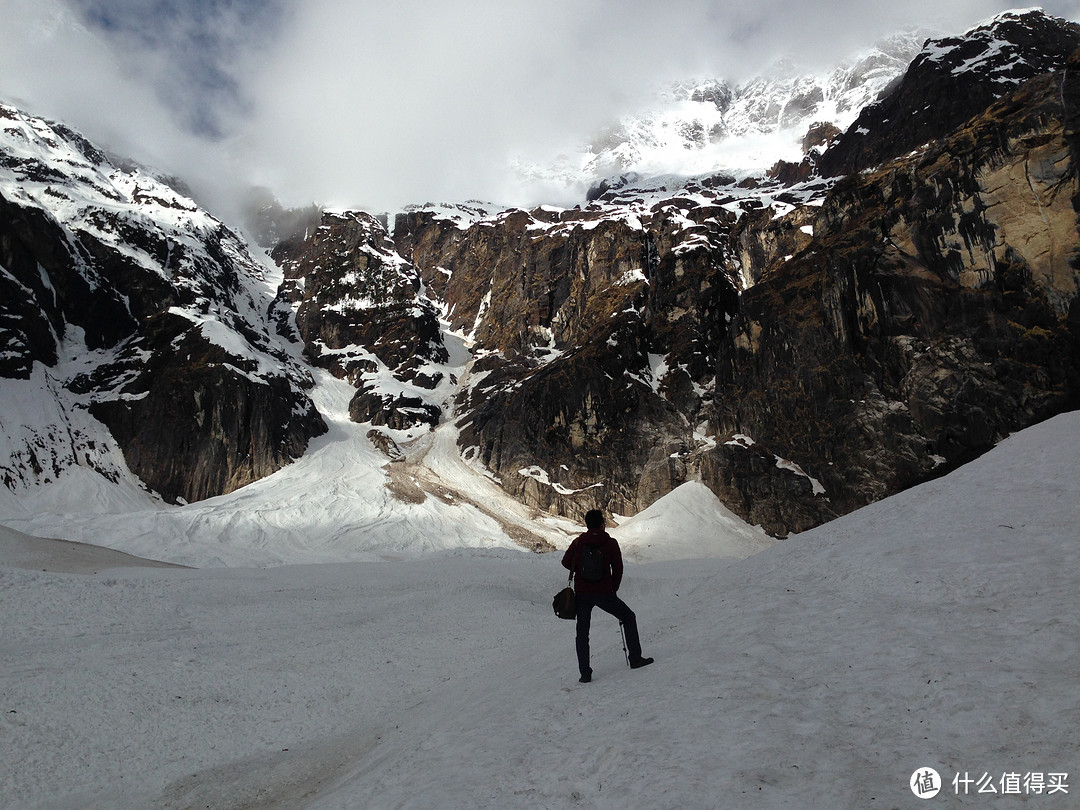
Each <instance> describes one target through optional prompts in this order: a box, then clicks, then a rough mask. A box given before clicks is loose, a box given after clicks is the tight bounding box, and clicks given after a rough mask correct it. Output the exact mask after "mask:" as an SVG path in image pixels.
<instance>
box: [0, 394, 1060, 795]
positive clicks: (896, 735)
mask: <svg viewBox="0 0 1080 810" xmlns="http://www.w3.org/2000/svg"><path fill="white" fill-rule="evenodd" d="M1078 460H1080V413H1070V414H1064V415H1061V416H1058V417H1055V418H1054V419H1051V420H1049V421H1047V422H1045V423H1043V424H1041V425H1037V426H1035V427H1033V428H1030V429H1028V430H1026V431H1024V432H1022V433H1020V434H1017V435H1015V436H1013V437H1011V438H1009V439H1008V440H1006V441H1005V442H1003V443H1002V444H1001V445H1000V446H999V447H998V448H996V449H995V450H993V451H992V452H990V453H988V454H987V455H985V456H983V457H982V458H980V459H978V460H977V461H975V462H973V463H972V464H970V465H968V466H966V467H964V468H961V469H959V470H957V471H955V472H954V473H952V474H950V475H948V476H947V477H944V478H942V479H939V480H937V481H934V482H931V483H928V484H925V485H923V486H920V487H917V488H914V489H912V490H909V491H907V492H904V493H902V494H900V495H897V496H895V497H893V498H890V499H888V500H885V501H882V502H879V503H877V504H875V505H873V506H870V507H867V508H865V509H863V510H860V511H859V512H856V513H853V514H851V515H848V516H846V517H844V518H841V519H839V520H837V521H835V522H833V523H831V524H827V525H825V526H822V527H819V528H818V529H815V530H813V531H811V532H807V533H805V534H803V535H799V536H795V537H792V538H790V539H788V540H787V541H785V542H782V543H779V544H776V545H774V546H772V547H771V548H768V549H767V550H764V551H762V552H760V553H758V554H756V555H754V556H752V557H749V558H748V559H744V560H742V561H737V562H733V561H730V560H718V559H712V560H701V559H698V560H669V561H665V562H654V563H649V564H631V565H629V566H628V571H627V577H626V582H625V585H624V588H623V596H624V598H625V599H626V600H627V602H628V603H629V604H630V605H631V606H632V607H633V608H634V609H635V610H636V611H637V613H638V616H639V621H640V625H641V630H642V638H643V644H644V648H645V653H646V654H647V655H653V656H655V657H656V659H657V660H656V664H654V665H653V666H652V667H649V668H647V669H644V670H638V671H630V670H628V669H627V668H626V667H625V665H624V664H623V662H622V650H621V647H620V642H619V636H618V631H617V628H616V625H615V623H614V622H613V621H612V620H610V618H608V617H605V616H600V617H598V618H597V619H596V621H595V622H594V625H593V667H594V671H595V672H594V681H593V683H591V684H588V685H580V684H578V683H577V673H576V667H575V664H574V655H573V625H572V624H571V623H569V622H561V621H559V620H557V619H556V618H554V616H553V615H552V613H551V610H550V607H549V601H550V598H551V596H552V595H553V594H554V592H555V591H556V590H557V589H558V588H559V587H561V585H562V582H563V569H562V568H561V567H560V566H559V560H558V555H557V554H556V555H537V554H529V553H525V552H519V551H512V550H509V549H505V548H489V549H486V550H477V549H474V550H456V551H445V552H442V553H439V554H435V555H431V556H428V557H426V558H424V559H418V560H413V561H407V562H382V563H370V562H369V563H365V562H357V563H348V564H334V565H307V566H283V567H277V568H270V569H253V568H244V569H220V568H218V569H209V570H177V569H165V568H153V567H139V568H135V567H113V566H116V565H117V564H118V562H117V560H116V559H115V558H113V559H102V560H100V561H98V562H96V563H95V562H94V561H93V560H92V559H91V560H87V559H83V560H81V561H76V562H73V561H72V560H71V558H70V556H65V555H64V554H62V553H61V547H58V546H57V544H56V543H54V542H50V541H35V540H32V539H28V538H25V537H19V536H16V535H14V534H13V533H12V532H11V531H10V530H7V529H4V530H0V628H2V631H0V632H2V633H3V635H2V636H0V763H2V764H0V796H3V797H4V803H5V805H6V806H12V807H19V808H84V807H122V808H144V807H163V808H164V807H173V808H186V807H207V806H211V807H214V808H240V807H244V808H333V809H334V810H338V809H340V808H401V807H410V808H411V807H480V808H508V807H509V808H516V807H521V808H537V807H551V808H558V807H569V806H580V807H597V808H607V807H613V808H614V807H620V808H621V807H651V808H657V807H659V808H667V807H670V808H675V807H679V808H684V807H725V808H731V807H734V808H739V807H751V806H752V807H793V808H806V807H822V808H825V807H828V808H835V807H886V808H892V807H915V806H920V805H921V801H920V800H919V799H917V798H916V797H915V796H914V794H913V792H912V791H911V789H910V788H909V779H910V777H911V775H912V774H913V773H914V772H916V771H919V772H921V771H922V770H923V769H925V768H935V769H936V770H937V771H939V772H940V773H941V775H942V777H943V778H944V780H945V788H944V789H943V791H942V795H941V796H939V797H938V799H937V800H936V801H937V802H939V803H943V804H945V805H948V806H958V805H964V806H969V805H970V806H983V804H984V802H985V804H986V805H987V806H990V805H992V806H994V807H1015V806H1020V805H1021V804H1023V806H1038V807H1043V806H1045V807H1069V806H1076V796H1077V793H1078V792H1080V785H1074V784H1071V783H1075V782H1076V779H1077V773H1078V771H1080V762H1078V761H1077V760H1078V754H1077V747H1076V744H1075V730H1076V728H1077V725H1078V723H1080V670H1078V668H1077V663H1076V662H1077V660H1078V658H1077V656H1078V652H1080V650H1078V646H1080V611H1078V610H1077V595H1076V588H1075V576H1076V570H1077V566H1078V563H1080V543H1078V539H1080V530H1078V529H1077V526H1078V525H1080V475H1078V472H1080V470H1078V467H1080V463H1078ZM642 514H643V515H644V514H645V513H642ZM679 514H680V513H679V512H677V511H676V510H671V511H670V512H669V513H668V515H667V523H666V528H665V530H666V532H667V533H668V534H669V535H670V536H673V537H680V536H687V535H690V534H693V533H694V532H695V531H696V529H695V528H694V526H693V525H692V522H689V523H680V518H679ZM639 517H641V516H639ZM631 528H632V527H629V526H628V527H627V531H628V533H629V531H630V529H631ZM660 528H661V524H660V523H654V525H653V529H654V531H659V530H660ZM616 535H617V536H618V533H616ZM99 539H101V540H104V539H105V538H99ZM628 542H629V541H628ZM42 569H56V570H42ZM72 569H78V570H82V571H83V573H70V571H71V570H72ZM64 571H68V572H67V573H65V572H64ZM1014 773H1015V774H1017V777H1016V781H1015V783H1014V781H1013V779H1012V777H1011V774H1014ZM984 774H985V775H986V780H985V783H984V788H985V785H992V786H994V787H995V789H996V790H997V791H998V792H999V794H1000V792H1001V791H1002V790H1006V789H1007V790H1010V791H1011V790H1012V789H1013V787H1014V784H1015V785H1016V787H1017V790H1019V791H1020V794H1019V795H1012V796H1002V795H997V796H996V797H991V796H988V795H977V793H976V791H977V790H978V784H977V782H978V781H979V780H983V776H984ZM965 775H966V777H967V778H969V779H970V780H971V782H970V783H969V784H967V785H966V787H965V783H964V782H963V781H960V780H961V779H963V778H965ZM1033 775H1034V776H1036V777H1041V778H1042V783H1041V784H1042V785H1043V792H1042V793H1041V794H1039V795H1035V794H1033V793H1031V792H1030V791H1031V790H1032V789H1034V787H1036V786H1037V785H1038V784H1040V783H1039V782H1038V781H1032V780H1033ZM954 776H957V777H959V779H958V781H957V785H958V788H954V787H953V784H952V780H953V777H954ZM1050 784H1057V785H1059V788H1058V789H1055V790H1054V791H1053V792H1052V793H1051V792H1050V787H1049V785H1050ZM1062 785H1063V786H1064V790H1065V791H1067V792H1063V790H1062V788H1061V787H1060V786H1062ZM965 789H966V790H967V791H968V795H966V796H965V795H959V796H958V795H957V792H958V790H959V791H960V792H963V791H964V790H965ZM1024 790H1028V791H1029V793H1028V795H1027V796H1024V795H1023V791H1024ZM1025 799H1027V800H1030V801H1025Z"/></svg>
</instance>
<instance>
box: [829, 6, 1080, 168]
mask: <svg viewBox="0 0 1080 810" xmlns="http://www.w3.org/2000/svg"><path fill="white" fill-rule="evenodd" d="M1077 47H1080V25H1078V24H1077V23H1074V22H1070V21H1067V20H1063V19H1060V18H1057V17H1052V16H1050V15H1048V14H1045V13H1044V12H1042V11H1040V10H1038V9H1030V10H1027V11H1020V12H1007V13H1004V14H1001V15H999V16H997V17H995V18H994V19H992V20H990V21H988V22H986V23H983V24H982V25H979V26H977V27H976V28H974V29H972V30H971V31H968V32H967V33H966V34H964V35H962V36H958V37H944V38H940V39H931V40H928V41H927V42H926V45H925V46H924V48H923V49H922V50H921V51H920V53H919V54H918V56H917V57H916V58H915V59H914V60H913V61H912V63H911V66H910V68H909V69H908V70H907V72H906V73H905V74H904V75H903V78H902V79H901V80H900V82H898V83H897V84H896V86H895V87H893V88H891V89H890V91H889V93H888V94H887V95H886V96H885V97H884V98H882V99H881V100H880V101H879V102H878V103H876V104H872V105H870V106H868V107H866V108H865V109H863V110H862V112H861V113H860V114H859V116H858V118H857V119H856V120H855V122H854V123H853V124H852V125H851V127H850V128H849V129H848V130H847V131H846V132H845V133H844V135H843V136H842V137H841V138H840V140H839V142H838V143H837V144H836V145H835V146H833V147H832V148H831V149H830V150H829V151H828V152H826V153H825V154H824V155H823V156H822V159H821V161H820V163H819V168H820V170H821V172H822V174H824V175H826V176H835V175H842V174H850V173H853V172H857V171H861V170H863V169H867V168H870V167H873V166H876V165H879V164H881V163H882V162H883V161H885V160H889V159H890V158H893V157H896V156H899V155H903V154H907V153H908V152H910V151H912V150H913V149H917V148H918V147H920V146H921V145H923V144H926V143H928V142H930V141H933V140H935V139H937V138H941V137H944V136H945V135H947V134H948V133H950V132H951V131H953V130H954V129H955V128H956V127H958V126H960V125H961V124H963V123H964V122H966V121H968V120H969V119H971V118H972V117H974V116H976V115H978V114H979V113H981V112H982V111H983V110H985V109H986V108H987V107H989V106H990V104H992V103H993V102H995V101H997V100H998V99H1000V98H1002V97H1003V96H1005V95H1007V94H1008V93H1010V92H1012V91H1013V90H1016V89H1017V88H1018V87H1019V86H1020V85H1021V84H1022V83H1023V82H1026V81H1028V80H1029V79H1032V78H1034V77H1035V76H1039V75H1042V74H1045V73H1049V72H1051V71H1055V70H1062V69H1063V68H1064V67H1065V64H1066V62H1067V60H1068V58H1069V56H1070V55H1071V54H1072V53H1073V52H1074V51H1075V50H1076V49H1077Z"/></svg>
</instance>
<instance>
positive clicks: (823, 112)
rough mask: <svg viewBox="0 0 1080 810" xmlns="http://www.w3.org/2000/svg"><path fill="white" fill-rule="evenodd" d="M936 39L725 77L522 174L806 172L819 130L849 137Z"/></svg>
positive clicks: (909, 39)
mask: <svg viewBox="0 0 1080 810" xmlns="http://www.w3.org/2000/svg"><path fill="white" fill-rule="evenodd" d="M928 36H929V32H928V31H925V30H918V31H911V32H907V33H900V34H896V35H895V36H892V37H889V38H886V39H883V40H881V41H880V42H878V43H876V44H875V45H874V46H872V47H870V48H868V49H865V50H863V51H860V52H858V53H856V54H854V55H852V56H850V57H848V58H847V59H843V60H842V61H840V62H839V64H837V65H836V67H834V68H833V69H832V70H828V71H823V72H810V71H806V70H804V69H802V68H801V67H800V66H799V65H797V64H795V63H794V62H792V61H791V60H786V59H785V60H781V61H779V62H777V63H776V64H774V65H773V66H772V67H771V68H770V70H768V71H767V72H766V73H764V74H763V75H761V76H758V77H756V78H753V79H751V80H748V81H745V82H742V83H739V84H735V85H733V84H731V83H730V82H728V81H726V80H724V79H722V78H707V79H700V80H697V81H688V82H682V83H679V84H677V85H674V86H671V87H668V88H665V89H663V90H662V91H661V92H659V93H657V97H656V100H655V104H654V106H653V107H652V108H650V109H646V110H642V111H639V112H635V113H633V114H630V115H626V116H624V117H623V118H621V119H620V120H619V121H617V122H615V123H613V124H612V125H610V126H609V127H607V128H605V129H604V130H603V131H602V132H599V133H597V134H596V135H595V136H594V137H593V138H591V139H590V140H589V142H588V143H587V144H586V145H584V146H583V148H581V149H580V150H579V151H577V152H572V153H571V154H569V155H567V156H566V157H564V158H562V159H560V161H559V162H558V163H555V164H551V165H541V164H536V163H533V164H519V165H518V167H517V168H518V171H520V172H521V173H522V174H524V175H525V176H526V177H528V178H530V179H532V180H537V181H548V182H550V183H551V184H553V185H556V184H564V185H566V186H568V187H570V188H577V189H583V188H589V187H590V186H594V185H596V184H597V183H599V182H601V181H602V180H605V179H608V178H611V177H615V176H619V175H625V174H634V175H637V176H640V177H650V176H657V175H678V176H685V177H693V176H700V175H707V174H716V173H719V172H727V173H730V174H733V175H735V176H738V177H740V178H741V177H744V176H746V175H747V174H749V173H760V172H761V171H763V170H765V169H768V168H769V167H770V166H772V165H773V164H775V163H776V161H778V160H787V161H794V162H796V163H797V162H798V161H799V160H801V159H802V157H803V154H804V153H805V151H806V149H807V148H808V147H807V146H806V144H804V139H805V137H806V135H807V132H808V130H809V129H810V128H811V126H812V125H822V124H829V125H832V126H833V127H835V128H836V129H837V130H838V131H842V130H844V129H847V127H848V126H849V125H850V124H851V123H852V121H854V120H855V117H856V116H857V115H858V114H859V112H860V111H861V110H862V109H863V108H865V107H866V106H867V105H869V104H871V103H873V102H875V101H876V100H877V99H878V98H879V97H880V96H881V94H882V93H883V92H885V90H886V89H887V88H888V87H889V85H890V84H892V83H893V82H895V81H896V80H897V79H898V78H899V77H900V76H902V75H903V73H904V71H905V70H906V69H907V66H908V64H909V63H910V62H911V60H912V59H914V58H915V56H916V55H917V54H918V53H919V52H920V50H921V48H922V45H923V42H924V41H925V40H926V38H927V37H928Z"/></svg>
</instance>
